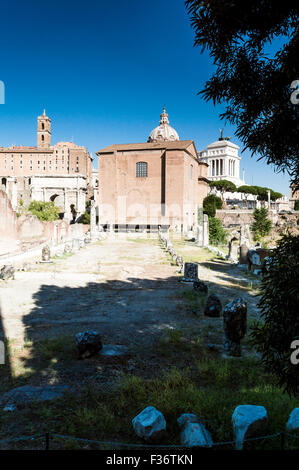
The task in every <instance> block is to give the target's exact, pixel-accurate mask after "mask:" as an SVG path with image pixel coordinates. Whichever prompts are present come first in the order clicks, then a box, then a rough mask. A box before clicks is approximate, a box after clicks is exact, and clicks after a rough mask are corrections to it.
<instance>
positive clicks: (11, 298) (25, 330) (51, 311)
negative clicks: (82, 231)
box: [0, 234, 256, 345]
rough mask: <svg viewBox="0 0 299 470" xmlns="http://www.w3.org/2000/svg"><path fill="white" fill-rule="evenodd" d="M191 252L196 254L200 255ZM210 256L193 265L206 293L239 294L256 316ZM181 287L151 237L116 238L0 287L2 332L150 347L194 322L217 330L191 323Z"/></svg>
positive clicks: (233, 274) (237, 274)
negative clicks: (92, 336) (89, 337)
mask: <svg viewBox="0 0 299 470" xmlns="http://www.w3.org/2000/svg"><path fill="white" fill-rule="evenodd" d="M188 249H189V250H190V248H188V247H186V248H185V250H188ZM192 250H193V253H194V250H195V252H197V251H196V250H198V253H199V255H200V253H202V251H205V250H202V249H200V248H196V247H193V248H192ZM182 254H183V255H184V250H183V251H182ZM205 256H206V255H205ZM209 257H210V258H211V257H212V255H208V256H206V258H207V260H206V261H205V262H202V263H201V262H200V264H199V277H200V279H202V280H204V281H207V282H208V284H209V292H210V293H211V292H216V293H217V294H219V296H220V298H222V300H225V302H226V301H229V300H231V299H232V298H234V297H236V296H237V295H240V294H242V295H244V296H245V297H246V299H247V301H248V305H249V317H250V316H251V317H255V316H256V299H255V297H254V296H253V293H252V292H250V290H247V289H245V290H244V289H243V290H242V285H241V284H242V282H245V284H246V285H247V284H248V279H247V278H246V275H245V277H244V274H243V273H242V272H241V271H240V270H239V269H238V268H236V267H233V266H231V265H229V264H228V263H227V262H224V261H220V260H214V261H212V260H211V259H210V260H209ZM32 261H33V262H34V261H36V260H32ZM184 288H186V287H185V286H184ZM187 288H188V287H187ZM179 289H182V286H181V285H180V282H179V280H178V271H177V268H176V267H175V266H172V265H171V264H170V263H169V261H168V260H167V258H166V255H165V254H164V253H163V251H162V249H161V247H160V246H159V244H158V240H157V237H153V238H150V239H147V238H146V235H139V236H137V235H136V236H134V238H132V237H131V238H128V237H127V236H126V235H124V234H123V235H116V236H115V237H111V238H107V239H105V240H102V241H100V242H97V243H95V244H91V245H89V246H86V247H85V248H83V249H81V250H80V251H79V252H77V253H76V254H74V255H72V256H70V257H63V258H61V259H56V260H54V263H53V264H49V265H45V264H36V263H35V262H34V263H33V264H32V269H31V270H30V271H27V272H23V271H18V272H16V278H15V280H13V281H8V282H3V281H2V282H0V302H1V304H0V308H1V322H2V325H1V330H2V331H1V335H2V337H3V336H4V335H5V337H7V338H10V339H14V340H15V343H16V344H22V343H23V342H24V340H25V339H27V340H32V341H35V340H38V339H43V338H53V337H56V336H62V335H70V334H75V333H77V332H78V331H82V330H86V329H97V330H98V331H100V332H101V334H103V335H104V336H105V337H106V338H107V341H109V342H113V343H118V344H131V345H132V344H139V343H142V344H151V343H152V339H153V338H154V337H155V336H156V335H159V334H161V332H163V330H164V329H169V328H182V327H187V326H190V324H195V323H196V322H197V323H199V325H198V326H200V322H202V321H205V322H207V324H213V325H214V326H215V328H220V329H221V328H222V320H221V319H204V318H202V319H201V320H200V319H196V320H195V319H194V318H192V319H191V320H190V315H185V313H184V299H182V298H181V297H180V296H178V291H179ZM211 289H212V290H211Z"/></svg>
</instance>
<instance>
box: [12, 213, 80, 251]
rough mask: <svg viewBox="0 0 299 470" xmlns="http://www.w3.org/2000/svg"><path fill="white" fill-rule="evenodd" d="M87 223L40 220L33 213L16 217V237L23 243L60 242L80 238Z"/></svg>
mask: <svg viewBox="0 0 299 470" xmlns="http://www.w3.org/2000/svg"><path fill="white" fill-rule="evenodd" d="M88 228H89V226H88V225H83V224H72V225H70V224H69V223H68V222H65V221H64V220H59V221H54V222H42V221H40V220H39V219H38V218H37V217H35V216H34V215H32V216H28V215H27V216H24V215H23V216H21V217H19V219H18V224H17V231H18V239H19V240H20V241H21V242H22V243H23V244H29V245H35V244H36V243H38V244H39V243H43V242H46V241H47V242H50V243H60V242H63V241H65V240H71V239H72V238H80V237H83V236H84V233H85V232H86V231H87V230H88Z"/></svg>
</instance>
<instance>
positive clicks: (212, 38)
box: [185, 0, 299, 185]
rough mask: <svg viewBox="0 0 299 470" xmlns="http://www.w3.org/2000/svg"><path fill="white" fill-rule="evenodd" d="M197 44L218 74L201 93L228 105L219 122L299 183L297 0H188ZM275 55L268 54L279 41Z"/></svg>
mask: <svg viewBox="0 0 299 470" xmlns="http://www.w3.org/2000/svg"><path fill="white" fill-rule="evenodd" d="M185 3H186V7H187V11H188V13H189V15H190V17H191V25H192V27H193V29H194V32H195V41H194V45H195V46H199V47H201V48H202V50H204V49H208V50H209V53H210V56H211V57H212V59H213V61H214V64H215V65H216V67H217V68H216V71H215V73H214V75H213V76H211V78H210V79H209V80H208V81H207V82H206V84H205V87H204V89H203V90H201V92H200V94H202V96H203V97H204V99H205V100H206V101H208V100H212V101H213V103H214V104H219V103H224V104H225V105H226V109H225V111H224V113H222V114H220V117H221V119H225V120H227V121H228V122H229V123H231V124H235V125H236V128H237V130H236V135H237V137H239V138H240V140H241V141H242V142H243V144H244V146H245V149H249V150H250V151H251V153H252V155H254V154H257V155H258V156H259V159H264V160H265V161H266V162H267V163H268V164H273V165H274V167H275V168H276V169H277V170H278V171H287V172H288V173H289V174H290V176H291V178H292V181H293V182H294V183H296V184H297V185H299V140H298V114H299V106H298V105H295V104H293V103H292V102H291V100H290V96H291V92H292V90H291V88H290V85H291V83H292V82H293V81H294V80H296V79H298V78H299V62H298V56H299V8H298V2H297V1H295V0H284V1H283V2H275V1H269V0H268V1H266V0H251V1H250V2H244V0H235V1H233V2H232V1H231V0H186V2H185ZM282 36H283V39H284V40H283V41H282V40H281V39H280V41H277V44H279V45H278V46H277V52H276V54H275V55H274V56H273V57H270V56H269V54H268V53H267V51H266V47H267V46H268V45H269V43H270V42H271V41H273V40H275V39H276V38H281V37H282Z"/></svg>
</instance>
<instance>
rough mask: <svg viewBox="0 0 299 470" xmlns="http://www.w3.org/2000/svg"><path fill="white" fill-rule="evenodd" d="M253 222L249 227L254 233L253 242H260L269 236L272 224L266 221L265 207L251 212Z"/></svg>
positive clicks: (266, 212)
mask: <svg viewBox="0 0 299 470" xmlns="http://www.w3.org/2000/svg"><path fill="white" fill-rule="evenodd" d="M253 217H254V222H253V224H252V226H251V230H252V231H253V233H254V238H255V240H260V239H261V238H262V237H265V236H266V235H269V233H270V231H271V228H272V222H271V220H270V219H268V211H267V209H266V208H265V207H261V208H260V209H255V210H254V212H253Z"/></svg>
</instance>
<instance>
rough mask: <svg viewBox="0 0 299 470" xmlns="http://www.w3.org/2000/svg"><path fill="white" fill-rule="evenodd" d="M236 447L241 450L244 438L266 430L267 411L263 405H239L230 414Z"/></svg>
mask: <svg viewBox="0 0 299 470" xmlns="http://www.w3.org/2000/svg"><path fill="white" fill-rule="evenodd" d="M232 423H233V428H234V433H235V439H236V449H237V450H242V449H243V445H244V440H245V439H248V438H250V437H255V436H257V435H259V434H261V433H263V432H266V430H267V425H268V413H267V410H266V408H265V407H264V406H256V405H239V406H237V408H235V410H234V412H233V415H232Z"/></svg>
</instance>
